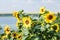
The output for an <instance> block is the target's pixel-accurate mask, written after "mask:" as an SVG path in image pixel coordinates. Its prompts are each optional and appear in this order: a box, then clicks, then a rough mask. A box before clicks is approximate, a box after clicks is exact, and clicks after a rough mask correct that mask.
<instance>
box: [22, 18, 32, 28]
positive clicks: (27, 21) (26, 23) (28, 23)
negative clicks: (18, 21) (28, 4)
mask: <svg viewBox="0 0 60 40" xmlns="http://www.w3.org/2000/svg"><path fill="white" fill-rule="evenodd" d="M22 23H23V26H24V27H26V28H29V27H31V24H32V20H31V18H30V17H23V18H22Z"/></svg>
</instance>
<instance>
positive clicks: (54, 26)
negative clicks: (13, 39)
mask: <svg viewBox="0 0 60 40" xmlns="http://www.w3.org/2000/svg"><path fill="white" fill-rule="evenodd" d="M51 30H55V31H56V32H58V31H59V25H58V24H54V25H52V26H51Z"/></svg>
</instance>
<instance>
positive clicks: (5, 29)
mask: <svg viewBox="0 0 60 40" xmlns="http://www.w3.org/2000/svg"><path fill="white" fill-rule="evenodd" d="M4 31H5V33H6V34H9V33H10V28H9V26H8V25H6V26H5V28H4Z"/></svg>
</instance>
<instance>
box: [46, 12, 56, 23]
mask: <svg viewBox="0 0 60 40" xmlns="http://www.w3.org/2000/svg"><path fill="white" fill-rule="evenodd" d="M55 19H56V16H55V15H54V14H53V13H48V14H46V15H45V21H46V23H51V22H53V21H54V20H55Z"/></svg>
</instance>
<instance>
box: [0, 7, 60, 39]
mask: <svg viewBox="0 0 60 40" xmlns="http://www.w3.org/2000/svg"><path fill="white" fill-rule="evenodd" d="M23 12H24V10H22V11H15V12H13V14H12V15H13V17H15V18H16V20H17V22H16V27H17V30H10V28H9V26H8V25H6V26H5V28H4V33H3V34H0V40H60V13H57V14H55V13H54V12H51V11H48V10H46V9H45V7H41V8H40V14H39V15H38V19H34V18H33V17H31V16H29V15H28V14H25V13H23ZM31 14H32V13H31Z"/></svg>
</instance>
